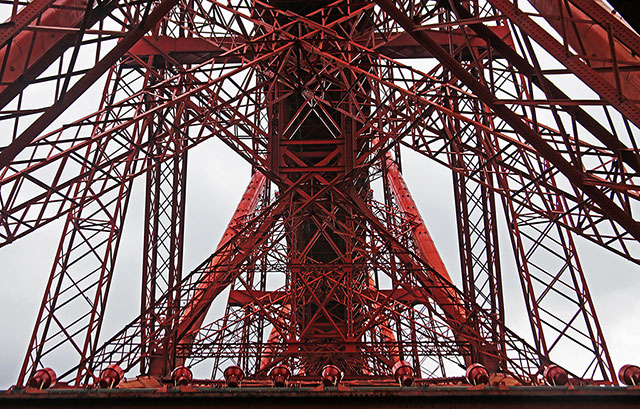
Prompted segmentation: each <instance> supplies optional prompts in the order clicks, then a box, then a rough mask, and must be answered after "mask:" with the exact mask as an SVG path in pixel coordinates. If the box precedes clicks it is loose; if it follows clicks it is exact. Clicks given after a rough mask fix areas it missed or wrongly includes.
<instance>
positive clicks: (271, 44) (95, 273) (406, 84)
mask: <svg viewBox="0 0 640 409" xmlns="http://www.w3.org/2000/svg"><path fill="white" fill-rule="evenodd" d="M0 7H2V8H3V9H4V11H5V12H6V13H7V14H8V15H10V23H9V24H5V25H4V26H2V27H0V47H1V48H0V61H1V64H0V79H1V80H0V121H2V122H1V124H2V129H3V136H2V138H3V143H2V145H3V146H4V148H2V150H1V151H0V166H1V173H0V206H1V219H0V245H10V244H11V243H12V242H14V241H15V240H18V239H19V238H21V237H23V236H25V235H27V234H29V233H31V232H33V231H35V230H37V229H39V228H40V227H42V226H44V225H46V224H48V223H49V222H52V221H54V220H57V219H64V220H65V222H64V228H63V232H62V236H61V238H60V244H59V246H58V249H57V252H56V256H55V260H54V262H53V266H52V268H51V272H50V278H49V281H48V284H47V287H46V292H45V294H44V298H43V301H42V306H41V308H40V312H39V314H38V318H37V321H36V324H35V329H34V331H33V336H32V338H31V341H30V343H29V346H28V351H27V356H26V358H25V361H24V365H23V367H22V370H21V372H20V377H19V379H18V384H19V385H23V384H25V382H26V381H27V380H28V379H29V378H30V377H31V376H32V375H33V374H34V373H35V371H36V370H38V369H40V368H43V367H46V366H49V364H48V362H50V361H51V360H52V359H54V357H57V356H61V355H63V356H65V357H66V358H65V359H66V362H68V366H67V367H66V368H56V370H57V371H58V372H59V378H60V379H61V380H64V381H66V382H68V383H69V384H71V385H76V386H86V385H91V384H93V383H94V382H96V381H97V380H98V379H99V376H100V373H101V371H102V370H103V369H104V368H106V367H107V366H109V365H112V364H117V365H119V366H120V367H122V368H123V369H124V370H125V371H126V372H128V373H131V374H138V373H139V374H142V375H149V376H152V377H160V378H162V377H166V376H168V375H169V374H170V373H171V371H172V370H173V369H174V368H176V367H179V366H189V367H195V366H199V365H208V366H209V367H210V368H212V370H213V378H214V379H221V378H222V372H223V371H224V369H225V368H227V367H229V366H231V365H237V366H239V367H240V368H241V369H242V370H243V371H244V374H245V376H246V378H247V379H248V380H251V381H256V382H259V381H260V380H263V379H267V376H268V374H269V371H270V370H271V369H272V368H274V367H275V366H277V365H282V364H286V365H287V366H288V367H290V368H292V370H293V373H294V377H295V378H296V379H298V380H299V381H300V382H314V381H317V379H318V377H319V373H320V371H321V369H322V367H323V366H325V365H328V364H331V365H335V366H337V367H339V368H340V369H341V370H342V371H344V373H345V376H346V377H347V378H348V379H351V380H353V381H354V382H363V383H365V384H375V383H376V382H378V383H382V384H384V383H385V382H390V381H391V382H392V381H393V377H392V375H391V368H392V366H393V365H394V363H395V362H397V361H399V360H405V361H408V362H409V363H410V364H411V365H412V366H413V368H414V370H415V372H416V377H417V378H420V379H423V380H434V382H435V381H436V380H443V382H445V381H446V379H449V380H451V379H455V377H457V376H460V373H461V372H460V371H462V373H464V368H466V367H467V366H469V365H470V364H472V363H480V364H482V365H484V366H485V367H486V368H487V369H488V371H489V373H490V374H491V376H492V377H493V376H502V377H505V378H509V379H512V380H513V381H514V382H517V383H521V384H536V383H538V382H539V377H540V374H541V371H542V368H544V367H545V366H546V365H550V364H557V365H560V366H562V367H564V368H565V369H566V370H567V371H568V372H569V374H570V376H571V377H572V378H573V379H574V382H585V383H591V384H617V382H618V380H617V378H616V372H615V370H614V368H613V364H612V361H611V358H610V356H609V352H608V350H607V346H606V343H605V339H604V336H603V334H602V330H601V328H600V324H599V322H598V318H597V315H596V311H595V309H594V305H593V302H592V299H591V296H590V293H589V289H588V286H587V280H586V278H585V272H584V271H583V266H582V264H581V263H580V258H579V255H578V253H577V251H576V245H575V238H576V237H577V236H579V237H582V238H584V239H586V240H589V241H591V242H593V243H595V244H597V245H599V246H601V247H603V248H605V249H607V250H609V251H611V252H613V253H615V254H617V255H618V256H620V257H623V258H625V259H627V260H630V261H632V262H634V263H636V264H639V263H640V245H639V240H640V223H639V222H638V221H637V220H636V219H635V212H634V211H635V210H637V201H638V194H639V190H640V188H639V187H638V185H637V184H636V183H638V182H639V179H638V172H639V171H640V156H639V151H638V146H637V138H636V136H637V135H638V132H640V130H639V129H638V127H640V105H639V104H640V82H638V80H639V78H640V77H639V73H638V70H640V68H639V67H640V64H639V63H640V59H639V57H638V55H640V36H638V34H637V33H636V32H635V31H634V30H633V29H632V28H631V26H629V25H628V24H627V23H626V22H624V21H623V20H622V19H621V18H619V17H618V16H617V15H615V14H612V13H611V11H610V10H609V9H608V8H607V5H606V4H604V3H603V2H601V1H597V0H557V1H556V0H529V1H528V2H527V1H524V0H520V1H509V0H456V1H454V0H424V1H406V0H395V1H393V0H376V1H358V0H337V1H329V0H318V1H316V0H307V1H288V0H263V1H258V0H254V1H250V0H233V1H228V2H227V1H224V2H218V1H212V0H154V1H148V2H137V1H127V0H32V1H30V2H20V1H18V0H15V1H8V2H4V3H2V4H0ZM630 22H631V23H632V24H634V22H633V21H630ZM101 78H102V79H104V78H106V80H104V89H103V91H102V98H101V100H100V106H99V107H97V110H95V112H93V113H91V114H88V115H86V116H84V117H83V118H80V119H77V120H73V121H69V120H68V119H66V117H64V119H61V118H62V115H63V113H64V112H65V111H66V109H67V108H69V107H70V106H71V105H72V104H73V102H74V101H76V100H77V99H78V98H79V97H80V96H81V95H83V94H84V93H85V92H87V91H88V90H89V89H90V88H91V87H92V86H94V84H97V83H100V84H102V82H99V81H98V80H100V79H101ZM94 89H95V87H94V88H92V91H90V92H93V90H94ZM62 121H64V124H62ZM214 138H215V139H218V140H220V141H222V142H223V143H224V144H226V145H227V146H228V147H229V148H231V149H232V150H233V151H235V152H237V154H238V155H240V156H241V157H242V158H243V159H245V160H246V161H247V162H248V163H249V164H250V165H251V167H252V175H253V176H252V178H251V181H250V182H249V185H248V187H247V189H246V192H245V194H244V196H243V197H242V200H241V201H240V204H239V205H238V208H237V210H236V212H235V214H234V216H233V218H232V220H231V222H230V223H229V226H228V227H227V229H226V231H225V233H224V236H223V238H222V240H221V242H220V243H219V244H218V246H217V248H215V249H214V248H212V251H213V250H215V251H214V252H213V253H212V254H211V256H210V257H209V258H207V259H206V260H204V261H203V262H202V263H201V264H200V265H199V266H198V267H197V268H195V269H194V270H192V271H191V272H189V273H187V272H184V271H183V256H182V254H183V241H184V240H183V238H184V226H185V208H186V206H187V203H186V183H187V178H188V177H196V178H197V177H203V175H197V174H192V173H190V174H189V175H187V155H188V152H189V150H191V149H193V148H195V147H196V146H197V145H199V144H200V143H201V142H203V141H206V140H209V139H214ZM407 150H412V151H414V152H416V153H417V154H418V155H420V156H421V157H422V158H424V160H425V161H427V160H431V161H435V162H437V163H439V164H441V165H443V166H446V167H448V168H449V169H450V170H451V175H452V181H453V191H454V197H455V203H452V204H451V206H455V209H456V215H457V231H458V242H459V255H460V271H461V272H462V283H463V285H462V287H461V288H457V287H456V286H455V285H454V284H453V282H452V280H451V278H450V275H449V272H448V271H447V268H446V267H445V265H444V263H443V262H442V260H441V258H440V256H439V254H438V252H437V250H436V247H435V245H434V241H433V240H432V239H431V236H430V234H429V232H428V231H427V228H426V227H425V223H424V221H423V219H422V217H421V215H420V213H419V212H418V209H417V207H416V204H415V202H414V201H413V198H412V197H411V194H410V193H409V189H408V187H407V185H406V184H405V182H404V180H403V176H402V163H401V153H402V152H406V151H407ZM136 177H139V178H141V179H144V180H145V183H146V198H145V212H144V214H145V220H144V223H145V224H144V226H145V228H144V238H143V243H144V252H143V258H144V259H143V261H142V263H141V264H142V266H143V267H142V274H141V277H142V297H141V302H140V305H141V309H140V314H139V316H138V317H137V318H135V319H134V320H133V321H131V322H129V323H128V324H126V325H124V326H123V328H122V330H121V331H119V332H117V333H115V334H105V333H101V329H102V323H103V317H104V315H105V308H106V305H107V299H108V295H109V288H110V284H111V282H112V277H113V274H114V269H115V262H116V257H117V253H118V246H119V242H120V238H121V235H122V229H123V225H124V221H125V216H126V215H127V210H128V206H129V201H130V200H129V199H130V197H131V190H132V182H133V181H134V179H135V178H136ZM205 177H210V176H205ZM212 183H213V182H212ZM500 220H504V221H506V223H503V224H501V223H500ZM499 237H505V238H506V237H508V238H509V244H510V245H511V249H512V250H513V260H514V261H515V266H508V268H505V260H504V259H501V254H500V251H499V245H498V238H499ZM503 249H504V247H503ZM509 260H511V258H509ZM187 267H188V266H187ZM452 271H453V269H452ZM507 273H508V274H515V275H517V279H518V280H519V282H520V284H521V288H522V297H524V298H523V299H524V303H525V305H526V307H527V312H528V321H529V323H530V327H531V332H530V333H528V334H518V333H516V332H514V331H512V330H511V329H509V328H508V327H507V325H506V324H505V314H506V313H508V311H505V310H506V307H505V301H504V297H505V294H504V292H503V274H507ZM221 300H222V304H220V302H221ZM216 303H217V304H216ZM214 304H215V305H219V304H220V305H223V307H222V309H221V310H220V309H219V308H218V310H216V309H215V308H212V307H211V306H212V305H214ZM567 348H569V349H574V350H575V351H579V353H577V354H576V356H577V358H576V357H573V358H574V359H573V360H567V359H566V358H567V357H566V356H562V354H561V352H559V351H566V350H567ZM460 368H462V369H460Z"/></svg>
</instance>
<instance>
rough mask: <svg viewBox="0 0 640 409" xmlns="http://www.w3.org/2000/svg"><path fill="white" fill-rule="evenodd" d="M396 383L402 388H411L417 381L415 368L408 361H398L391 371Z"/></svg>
mask: <svg viewBox="0 0 640 409" xmlns="http://www.w3.org/2000/svg"><path fill="white" fill-rule="evenodd" d="M391 372H392V373H393V377H394V378H395V380H396V382H398V383H399V384H400V385H402V386H411V385H413V381H414V380H415V373H414V371H413V367H412V366H411V364H410V363H409V362H407V361H398V362H396V363H395V365H393V368H392V369H391Z"/></svg>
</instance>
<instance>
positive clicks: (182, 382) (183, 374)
mask: <svg viewBox="0 0 640 409" xmlns="http://www.w3.org/2000/svg"><path fill="white" fill-rule="evenodd" d="M171 380H172V381H173V383H174V384H175V385H176V386H186V385H189V384H190V383H191V381H192V380H193V373H192V372H191V369H189V368H187V367H186V366H179V367H177V368H176V369H174V370H173V372H171Z"/></svg>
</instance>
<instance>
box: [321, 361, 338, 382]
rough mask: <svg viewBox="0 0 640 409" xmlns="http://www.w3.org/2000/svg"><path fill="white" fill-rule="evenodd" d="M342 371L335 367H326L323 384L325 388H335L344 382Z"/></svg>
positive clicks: (324, 368) (323, 369)
mask: <svg viewBox="0 0 640 409" xmlns="http://www.w3.org/2000/svg"><path fill="white" fill-rule="evenodd" d="M342 376H343V374H342V371H341V370H340V368H338V367H337V366H335V365H325V366H324V367H323V368H322V384H323V385H324V386H335V385H337V384H339V383H340V381H341V380H342Z"/></svg>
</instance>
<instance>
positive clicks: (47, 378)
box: [28, 368, 58, 389]
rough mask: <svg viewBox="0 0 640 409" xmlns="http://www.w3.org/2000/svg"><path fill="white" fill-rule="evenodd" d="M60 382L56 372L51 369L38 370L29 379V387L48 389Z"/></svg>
mask: <svg viewBox="0 0 640 409" xmlns="http://www.w3.org/2000/svg"><path fill="white" fill-rule="evenodd" d="M57 381H58V376H57V375H56V372H55V371H54V370H53V369H51V368H43V369H38V370H37V371H36V373H34V374H33V376H32V377H31V379H29V383H28V385H29V386H31V387H32V388H38V389H48V388H51V387H52V386H55V384H56V382H57Z"/></svg>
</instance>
